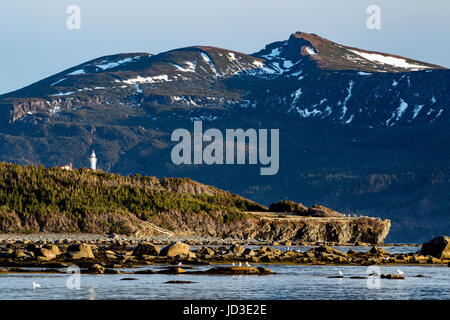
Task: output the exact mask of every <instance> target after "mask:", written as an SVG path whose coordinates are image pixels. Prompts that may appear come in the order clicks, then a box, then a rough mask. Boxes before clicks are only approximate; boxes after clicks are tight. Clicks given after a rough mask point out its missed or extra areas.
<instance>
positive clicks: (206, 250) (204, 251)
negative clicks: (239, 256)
mask: <svg viewBox="0 0 450 320" xmlns="http://www.w3.org/2000/svg"><path fill="white" fill-rule="evenodd" d="M200 254H202V255H209V256H213V255H214V250H213V249H211V248H208V247H205V248H203V249H202V250H200Z"/></svg>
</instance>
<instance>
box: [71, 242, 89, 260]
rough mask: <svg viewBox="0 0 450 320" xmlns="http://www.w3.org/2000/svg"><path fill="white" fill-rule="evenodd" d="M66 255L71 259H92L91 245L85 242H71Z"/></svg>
mask: <svg viewBox="0 0 450 320" xmlns="http://www.w3.org/2000/svg"><path fill="white" fill-rule="evenodd" d="M67 255H68V256H69V257H70V258H72V259H83V258H86V259H94V258H95V257H94V253H93V252H92V249H91V246H90V245H88V244H86V243H81V244H73V245H71V246H69V247H68V248H67Z"/></svg>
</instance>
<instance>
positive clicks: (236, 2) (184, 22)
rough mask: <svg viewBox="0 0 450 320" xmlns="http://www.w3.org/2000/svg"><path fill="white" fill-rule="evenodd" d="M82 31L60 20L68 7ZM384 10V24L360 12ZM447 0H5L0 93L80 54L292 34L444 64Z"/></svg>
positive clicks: (261, 40) (249, 48)
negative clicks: (373, 26) (371, 22)
mask: <svg viewBox="0 0 450 320" xmlns="http://www.w3.org/2000/svg"><path fill="white" fill-rule="evenodd" d="M71 4H74V5H79V6H80V8H81V29H80V30H69V29H67V27H66V20H67V18H68V16H69V15H68V14H66V9H67V7H68V6H69V5H71ZM372 4H375V5H378V6H380V8H381V28H382V29H381V30H368V29H367V27H366V20H367V17H368V15H367V14H366V9H367V7H368V6H369V5H372ZM449 15H450V1H448V0H428V1H425V0H422V1H418V0H395V1H394V0H369V1H366V0H339V1H338V0H307V1H304V0H223V1H218V0H217V1H215V0H164V1H163V0H161V1H156V0H126V1H116V0H114V1H111V0H71V1H66V0H38V1H30V0H14V1H13V0H2V2H1V5H0V34H1V50H0V93H5V92H8V91H12V90H15V89H18V88H20V87H23V86H25V85H28V84H30V83H33V82H35V81H37V80H40V79H42V78H44V77H46V76H49V75H52V74H54V73H56V72H59V71H62V70H63V69H66V68H69V67H71V66H74V65H76V64H79V63H82V62H84V61H86V60H89V59H92V58H96V57H99V56H102V55H107V54H114V53H120V52H150V53H158V52H162V51H166V50H170V49H174V48H179V47H183V46H189V45H199V44H202V45H214V46H218V47H224V48H227V49H233V50H236V51H242V52H246V53H253V52H255V51H257V50H259V49H261V48H262V47H264V45H265V44H267V43H270V42H274V41H278V40H284V39H287V38H288V37H289V35H290V34H291V33H293V32H295V31H305V32H311V33H317V34H319V35H321V36H323V37H325V38H328V39H330V40H333V41H335V42H339V43H342V44H346V45H351V46H355V47H360V48H364V49H372V50H378V51H385V52H391V53H396V54H399V55H403V56H407V57H410V58H415V59H418V60H424V61H427V62H430V63H435V64H440V65H444V66H446V67H450V54H449V53H450V52H449V51H450V50H449V49H450V41H449V40H450V36H449V34H450V19H449Z"/></svg>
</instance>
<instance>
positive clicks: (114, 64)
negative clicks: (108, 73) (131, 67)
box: [95, 56, 142, 70]
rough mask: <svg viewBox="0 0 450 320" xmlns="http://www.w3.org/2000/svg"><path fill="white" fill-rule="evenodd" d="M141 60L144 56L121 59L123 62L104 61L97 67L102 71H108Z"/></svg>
mask: <svg viewBox="0 0 450 320" xmlns="http://www.w3.org/2000/svg"><path fill="white" fill-rule="evenodd" d="M140 58H142V56H136V57H129V58H125V59H121V60H118V61H108V60H103V61H102V62H101V63H102V64H97V65H95V66H96V67H98V68H100V69H102V70H107V69H111V68H115V67H118V66H120V65H121V64H124V63H129V62H133V61H135V60H139V59H140Z"/></svg>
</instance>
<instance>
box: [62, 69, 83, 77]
mask: <svg viewBox="0 0 450 320" xmlns="http://www.w3.org/2000/svg"><path fill="white" fill-rule="evenodd" d="M79 74H86V71H84V69H78V70H75V71H72V72H71V73H68V74H67V75H68V76H75V75H79Z"/></svg>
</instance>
